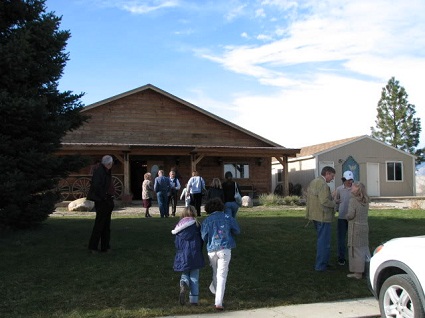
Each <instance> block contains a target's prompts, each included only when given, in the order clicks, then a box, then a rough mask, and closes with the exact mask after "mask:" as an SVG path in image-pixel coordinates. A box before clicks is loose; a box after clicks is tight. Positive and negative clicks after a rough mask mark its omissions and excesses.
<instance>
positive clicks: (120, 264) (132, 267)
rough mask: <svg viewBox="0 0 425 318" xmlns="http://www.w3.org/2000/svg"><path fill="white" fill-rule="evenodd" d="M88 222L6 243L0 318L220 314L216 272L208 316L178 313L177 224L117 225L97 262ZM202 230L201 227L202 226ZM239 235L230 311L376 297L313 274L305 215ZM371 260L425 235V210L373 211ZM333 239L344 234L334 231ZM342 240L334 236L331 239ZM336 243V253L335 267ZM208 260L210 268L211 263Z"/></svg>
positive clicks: (277, 218) (55, 224) (269, 211)
mask: <svg viewBox="0 0 425 318" xmlns="http://www.w3.org/2000/svg"><path fill="white" fill-rule="evenodd" d="M93 216H94V214H93V213H87V216H83V217H82V216H74V217H70V216H65V217H58V216H52V217H51V218H49V219H48V220H47V221H46V222H45V223H44V224H43V226H42V227H40V228H39V229H37V230H32V231H25V232H9V233H3V234H2V235H1V237H0V273H1V280H0V317H43V318H44V317H155V316H166V315H183V314H195V313H207V312H213V311H214V309H213V306H212V305H213V302H214V298H213V295H212V294H211V293H210V292H209V290H208V285H209V283H210V280H211V270H210V268H209V267H208V266H206V267H205V268H204V269H202V270H201V275H200V292H201V295H200V306H198V307H190V306H180V305H179V303H178V293H179V288H178V285H179V278H180V274H179V273H176V272H174V271H173V269H172V264H173V257H174V244H173V236H172V235H171V232H170V231H171V229H172V228H173V227H174V225H175V223H176V222H177V221H178V219H177V218H168V219H160V218H158V217H155V218H151V219H146V218H144V217H141V215H137V216H120V215H118V213H114V216H113V220H112V235H111V236H112V240H111V245H112V249H113V253H110V254H99V255H91V254H89V253H88V251H87V242H88V238H89V235H90V232H91V228H92V225H93ZM201 220H202V218H201ZM238 221H239V223H240V226H241V231H242V233H241V235H239V236H238V237H237V247H236V248H235V249H234V250H233V252H232V261H231V264H230V271H229V277H228V281H227V288H226V294H225V299H224V301H225V306H226V310H240V309H248V308H258V307H267V306H279V305H287V304H300V303H310V302H321V301H334V300H339V299H351V298H357V297H371V293H370V292H369V290H368V288H367V285H366V280H365V279H363V280H360V281H358V280H350V279H348V278H346V274H347V273H348V267H338V266H335V271H334V272H332V273H317V272H315V271H314V270H313V264H314V258H315V231H314V229H313V226H312V224H310V225H309V226H308V227H306V224H307V222H306V220H305V219H304V211H303V210H283V209H276V208H264V209H261V208H259V207H256V208H254V209H241V210H240V212H239V213H238ZM369 223H370V231H371V233H370V247H371V251H373V249H374V248H375V247H376V246H377V245H378V244H379V243H381V242H383V241H386V240H388V239H390V238H393V237H397V236H413V235H423V234H425V233H424V229H425V211H423V210H372V211H371V212H370V218H369ZM333 228H334V230H335V228H336V226H333ZM333 239H335V235H333ZM335 252H336V242H335V240H334V241H333V245H332V261H333V262H335V261H336V259H335ZM206 259H207V258H206Z"/></svg>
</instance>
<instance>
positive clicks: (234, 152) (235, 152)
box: [58, 143, 300, 157]
mask: <svg viewBox="0 0 425 318" xmlns="http://www.w3.org/2000/svg"><path fill="white" fill-rule="evenodd" d="M108 152H120V153H129V154H138V155H181V156H184V155H187V156H189V155H194V154H195V155H196V154H202V155H207V156H224V157H226V156H227V157H246V156H256V157H296V154H297V153H299V152H300V149H291V148H285V147H238V146H236V147H231V146H203V145H169V144H120V143H62V148H61V149H60V150H59V151H58V154H62V155H65V154H69V153H84V154H104V153H108Z"/></svg>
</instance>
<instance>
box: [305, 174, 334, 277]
mask: <svg viewBox="0 0 425 318" xmlns="http://www.w3.org/2000/svg"><path fill="white" fill-rule="evenodd" d="M334 177H335V169H334V168H332V167H330V166H326V167H324V168H323V169H322V171H321V175H320V176H318V177H317V178H316V179H314V180H313V181H311V182H310V185H309V187H308V192H307V213H306V217H307V218H308V219H309V220H312V221H313V224H314V227H315V229H316V232H317V247H316V248H317V249H316V264H315V266H314V269H315V270H316V271H318V272H324V271H326V270H327V269H328V263H329V257H330V251H331V222H332V219H333V216H334V213H335V212H334V208H335V201H333V200H332V195H331V191H330V189H329V186H328V183H329V182H331V181H332V180H333V179H334Z"/></svg>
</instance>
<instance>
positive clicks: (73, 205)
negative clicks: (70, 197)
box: [68, 198, 94, 211]
mask: <svg viewBox="0 0 425 318" xmlns="http://www.w3.org/2000/svg"><path fill="white" fill-rule="evenodd" d="M93 208H94V202H93V201H90V200H87V199H86V198H80V199H77V200H74V201H72V202H70V203H69V204H68V211H91V210H93Z"/></svg>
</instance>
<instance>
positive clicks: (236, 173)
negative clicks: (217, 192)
mask: <svg viewBox="0 0 425 318" xmlns="http://www.w3.org/2000/svg"><path fill="white" fill-rule="evenodd" d="M227 165H231V166H232V170H230V169H226V166H227ZM238 165H239V166H241V165H243V166H247V169H248V177H243V178H241V177H240V173H239V175H238V171H237V168H236V166H238ZM250 168H251V166H250V164H249V163H246V162H225V163H224V164H223V178H224V175H225V174H226V172H227V171H230V172H231V173H232V175H233V179H239V180H249V179H250V178H251V172H250V170H251V169H250ZM244 171H245V170H244Z"/></svg>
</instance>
